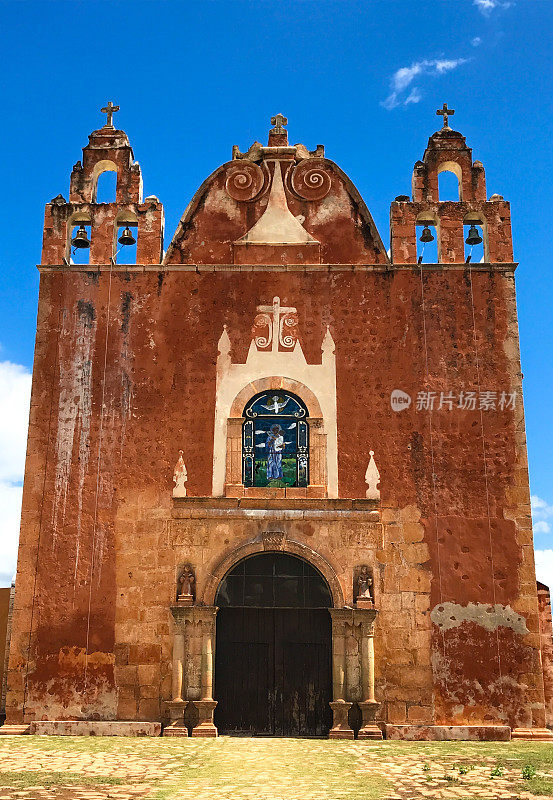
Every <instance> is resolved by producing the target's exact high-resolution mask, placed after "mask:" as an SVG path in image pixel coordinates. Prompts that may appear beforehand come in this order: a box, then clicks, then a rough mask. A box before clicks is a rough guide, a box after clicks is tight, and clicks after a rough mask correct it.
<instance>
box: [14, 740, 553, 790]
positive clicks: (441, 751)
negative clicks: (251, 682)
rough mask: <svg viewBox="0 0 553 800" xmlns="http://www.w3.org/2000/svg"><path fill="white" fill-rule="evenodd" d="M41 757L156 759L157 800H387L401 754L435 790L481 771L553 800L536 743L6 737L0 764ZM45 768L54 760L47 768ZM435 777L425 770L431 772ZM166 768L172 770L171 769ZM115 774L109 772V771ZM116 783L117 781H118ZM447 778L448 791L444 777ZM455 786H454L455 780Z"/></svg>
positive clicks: (64, 781)
mask: <svg viewBox="0 0 553 800" xmlns="http://www.w3.org/2000/svg"><path fill="white" fill-rule="evenodd" d="M18 750H19V751H21V752H25V753H26V754H28V753H29V751H30V750H32V752H33V754H36V759H35V761H38V763H40V756H41V755H43V754H45V753H48V752H51V753H52V754H56V753H59V752H60V751H63V752H66V753H68V754H79V753H82V754H94V755H97V756H98V758H97V763H100V764H101V759H102V754H106V755H115V754H120V755H121V756H122V761H123V762H124V758H125V756H126V755H127V754H128V755H132V756H135V757H137V758H141V757H143V758H145V759H148V760H151V762H150V763H152V762H153V763H155V764H158V765H159V766H160V767H161V768H163V772H164V775H165V777H164V778H158V777H155V778H154V777H152V776H148V777H146V779H145V782H146V783H148V784H149V785H150V786H151V787H152V792H153V794H152V798H154V797H155V798H156V800H170V798H173V797H175V796H176V795H177V792H181V793H182V794H179V797H181V798H182V800H212V798H213V797H217V798H218V800H274V798H278V800H300V798H301V799H302V800H303V799H304V798H305V800H380V799H381V798H383V797H385V796H386V795H387V794H389V793H390V791H391V789H392V788H393V783H392V782H388V781H386V780H385V779H383V778H382V777H380V776H379V775H376V774H375V773H374V771H373V769H372V767H373V766H375V767H376V766H378V764H379V763H383V762H389V761H393V760H394V758H396V757H397V756H401V755H410V756H413V755H414V756H415V757H416V760H417V761H418V763H419V764H420V767H419V769H420V773H419V774H420V775H425V776H428V780H429V782H428V786H429V789H433V788H436V786H437V785H438V784H440V785H441V786H444V783H445V785H448V784H449V785H451V786H452V787H457V788H459V789H463V788H468V785H469V784H467V783H466V781H467V780H468V778H467V777H466V775H467V773H466V772H465V770H464V769H463V770H461V769H460V767H463V766H465V767H466V768H467V772H469V771H470V772H471V773H472V770H471V769H470V768H471V767H472V766H473V765H474V766H476V767H479V768H482V767H484V768H485V774H486V776H487V778H486V783H485V785H486V788H487V786H489V798H490V800H493V799H494V797H496V795H494V790H495V788H494V785H496V784H497V783H498V782H499V781H501V780H504V779H502V778H500V777H496V778H491V777H490V774H491V772H492V771H496V770H497V774H498V773H499V770H501V769H503V770H505V774H506V775H507V776H508V779H509V790H511V789H512V791H513V794H516V793H521V792H530V793H532V794H533V795H535V796H536V797H553V745H549V744H545V743H532V742H513V743H509V744H507V743H493V742H379V743H377V742H349V741H345V742H342V741H328V740H324V739H311V740H309V739H265V738H253V739H247V738H234V737H226V736H224V737H220V738H218V739H215V740H202V739H164V738H149V737H144V738H123V737H122V738H119V737H63V736H58V737H54V736H52V737H49V736H44V737H42V736H40V737H39V736H37V737H28V736H21V737H17V738H15V737H14V738H11V737H10V738H7V737H6V739H2V738H0V764H1V763H2V757H3V754H4V753H5V754H6V755H9V754H10V753H12V754H16V753H17V751H18ZM44 760H45V761H46V759H44ZM425 764H428V765H429V767H430V769H429V770H428V771H424V769H423V765H425ZM165 765H167V766H166V767H165ZM529 765H531V766H532V767H534V768H535V770H536V775H535V776H533V777H531V778H530V779H529V780H523V778H522V770H523V768H524V767H525V766H529ZM44 767H45V769H44V771H41V772H35V771H33V772H30V771H29V772H28V771H22V772H15V771H14V772H9V773H8V772H6V771H3V772H0V785H4V786H10V787H21V788H25V787H27V786H36V785H41V786H46V787H51V786H63V785H70V784H72V785H76V784H78V785H82V786H99V785H102V784H112V785H113V784H115V785H117V784H126V783H128V782H129V781H128V780H127V779H125V778H123V777H117V778H110V777H108V776H105V777H104V776H96V775H94V776H85V775H84V774H77V773H76V772H53V771H48V769H47V767H48V764H47V763H45V764H44ZM106 771H108V770H106ZM116 774H117V773H116ZM446 776H447V783H446V782H445V781H444V778H445V777H446ZM451 778H455V779H456V780H455V781H452V780H450V779H451Z"/></svg>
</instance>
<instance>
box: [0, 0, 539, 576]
mask: <svg viewBox="0 0 553 800" xmlns="http://www.w3.org/2000/svg"><path fill="white" fill-rule="evenodd" d="M552 30H553V3H552V2H550V0H516V2H506V0H505V1H504V0H426V1H425V0H417V1H416V2H415V1H414V0H370V2H369V0H364V2H357V0H336V1H334V2H330V1H329V0H315V1H313V2H312V1H311V0H296V2H288V1H287V0H280V1H278V0H257V2H246V0H227V1H226V2H219V1H218V0H202V1H201V2H186V1H185V0H181V2H174V1H172V0H150V1H149V2H141V1H140V0H134V2H130V0H128V1H126V2H117V1H116V0H96V1H94V0H86V1H83V0H81V1H80V0H69V2H66V1H65V0H40V1H39V2H36V1H33V0H10V1H9V2H6V0H0V51H1V52H2V56H3V59H2V60H3V65H4V66H3V70H2V73H1V74H0V87H1V89H0V92H1V94H0V100H1V104H2V108H3V111H4V115H5V118H6V120H7V122H6V123H5V124H4V128H3V158H2V159H0V185H1V187H2V200H3V209H2V212H3V213H2V227H1V230H2V235H1V238H0V398H2V404H3V408H4V409H7V410H8V411H9V412H10V413H8V414H6V413H4V414H3V415H2V416H3V418H4V422H3V423H0V504H2V505H3V506H4V509H5V513H4V515H3V519H2V522H1V523H0V524H2V525H3V526H4V527H3V529H2V536H1V540H0V581H3V582H4V583H5V582H6V580H9V577H11V573H12V572H13V566H14V564H15V556H14V553H15V545H14V541H15V537H16V534H15V532H14V531H15V530H16V527H17V524H16V517H17V513H18V512H17V503H18V502H19V500H18V498H19V497H20V491H21V489H20V483H21V477H22V465H23V454H24V441H25V417H26V409H25V403H28V390H29V385H30V382H29V377H28V371H29V369H30V367H31V365H32V357H33V344H34V328H35V319H36V303H37V290H38V273H37V270H36V268H35V265H36V264H37V263H38V261H39V259H40V247H41V235H42V224H43V212H44V203H45V202H47V201H48V200H49V199H50V198H52V197H54V196H55V195H57V194H58V193H59V192H62V193H63V194H65V196H67V190H68V183H69V173H70V171H71V167H72V165H73V164H74V163H75V161H77V160H78V159H79V158H80V157H81V148H82V147H83V145H85V144H86V142H87V135H88V133H89V132H90V131H91V130H93V129H95V128H97V127H101V125H102V124H103V119H104V118H103V115H101V114H100V113H99V109H100V108H101V107H102V106H103V105H104V104H105V103H106V101H107V100H108V99H113V100H114V102H116V103H118V104H119V105H120V106H121V111H120V112H119V113H118V114H117V115H116V124H117V125H118V126H119V127H121V128H123V129H124V130H125V131H126V132H127V133H128V135H129V137H130V140H131V144H132V145H133V148H134V153H135V157H136V159H137V160H139V161H140V163H141V165H142V172H143V175H144V193H145V195H147V194H156V195H157V196H158V197H159V198H160V199H161V200H162V202H163V203H164V205H165V212H166V236H167V239H166V246H167V245H168V242H169V241H170V238H171V236H172V233H173V231H174V229H175V227H176V224H177V222H178V219H179V218H180V216H181V214H182V212H183V210H184V208H185V207H186V205H187V203H188V201H189V199H190V198H191V196H192V194H193V193H194V192H195V190H196V188H197V187H198V185H199V184H200V183H201V182H202V181H203V180H204V178H205V177H206V176H207V175H208V174H209V173H210V172H211V171H212V170H213V169H214V168H215V167H216V166H218V165H219V164H220V163H222V162H223V161H226V160H228V159H229V158H230V156H231V147H232V145H233V144H238V145H239V147H240V148H241V149H242V150H244V149H245V148H247V147H248V146H249V145H250V144H251V142H252V141H253V140H254V139H258V140H261V141H265V138H266V135H267V131H268V127H269V124H268V123H269V119H270V116H271V115H273V114H275V113H277V112H282V113H284V114H285V115H286V116H287V117H288V119H289V126H288V127H289V132H290V138H291V140H292V141H293V142H298V141H301V142H303V143H304V144H306V145H307V146H308V147H310V148H312V147H314V146H315V145H316V144H318V143H322V144H325V146H326V154H327V156H328V157H329V158H331V159H333V160H334V161H336V162H337V163H338V164H339V165H340V166H341V167H342V168H343V169H344V170H345V171H346V172H347V173H348V174H349V175H350V177H351V178H352V179H353V181H354V182H355V184H356V185H357V187H358V188H359V190H360V192H361V194H362V196H363V197H364V199H365V201H366V202H367V205H368V207H369V209H370V211H371V213H372V214H373V217H374V219H375V222H376V224H377V227H378V228H379V231H380V233H381V235H382V238H383V240H384V242H385V243H386V244H388V241H389V222H388V220H389V203H390V201H391V200H392V199H393V198H394V197H395V196H396V195H398V194H407V193H409V192H410V179H411V172H412V167H413V164H414V162H415V161H416V160H417V159H419V158H420V157H421V156H422V154H423V151H424V147H425V145H426V142H427V139H428V136H429V135H430V134H431V133H432V132H433V131H435V130H437V129H438V128H439V127H440V121H439V119H438V117H436V114H435V111H436V109H437V108H438V107H439V106H441V105H442V103H443V102H444V101H447V102H448V104H449V105H450V106H451V107H453V108H455V110H456V114H455V116H454V117H453V118H452V120H451V123H452V127H454V128H456V129H457V130H460V131H461V132H462V133H463V134H465V135H466V137H467V142H468V144H469V145H470V146H472V147H473V148H474V157H475V158H478V159H480V160H481V161H482V162H483V163H484V166H485V168H486V176H487V185H488V193H489V194H490V195H491V194H493V193H494V192H498V193H500V194H502V195H504V196H505V198H506V199H508V200H510V201H511V203H512V215H513V233H514V242H515V257H516V259H517V260H518V261H520V267H519V269H518V271H517V290H518V304H519V321H520V333H521V347H522V361H523V371H524V375H525V381H524V386H525V408H526V425H527V432H528V446H529V461H530V473H531V486H532V492H533V494H535V495H536V496H537V497H538V501H537V503H536V517H535V518H536V520H537V522H538V525H537V532H536V544H537V547H538V548H539V551H540V555H539V557H538V562H539V564H540V567H539V569H540V570H541V573H540V574H541V576H542V579H548V580H550V581H551V582H553V549H552V548H553V544H552V541H553V540H552V538H551V537H552V534H551V532H550V525H553V479H552V477H551V476H552V475H553V449H552V447H551V438H552V437H551V433H552V429H553V422H552V416H551V410H550V409H551V407H552V401H551V399H550V396H549V392H550V391H551V389H552V373H553V361H552V359H551V357H550V354H549V348H550V343H549V320H550V318H551V314H550V308H551V306H552V304H553V281H552V278H551V275H550V270H551V268H552V266H551V256H550V252H551V246H550V230H551V220H550V217H551V209H552V208H553V180H552V179H551V175H552V174H553V170H552V166H553V165H552V163H551V162H552V159H553V155H552V153H553V148H552V146H551V133H550V126H551V125H552V124H553V123H552V117H551V113H552V112H553V102H552V89H553V74H552V70H551V63H552V55H553V53H552V51H553V37H552V36H551V31H552ZM2 426H3V428H2ZM6 509H7V510H6ZM8 575H9V577H8V578H7V577H6V576H8ZM548 576H550V577H548Z"/></svg>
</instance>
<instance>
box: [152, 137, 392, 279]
mask: <svg viewBox="0 0 553 800" xmlns="http://www.w3.org/2000/svg"><path fill="white" fill-rule="evenodd" d="M271 133H272V132H271ZM283 133H284V136H283V135H282V134H280V136H279V135H276V136H274V135H273V137H272V139H273V141H271V135H270V137H269V146H267V147H263V146H262V145H260V144H259V143H257V142H256V143H255V144H254V145H253V146H252V147H251V148H250V150H249V151H248V153H246V154H244V155H242V154H241V153H240V152H239V151H238V150H237V148H235V149H234V153H233V160H232V161H228V162H227V163H226V164H223V165H222V166H220V167H219V168H218V169H216V170H215V172H213V173H212V174H211V175H210V176H209V178H207V180H206V181H204V182H203V183H202V185H201V186H200V188H199V189H198V191H197V192H196V194H195V195H194V197H193V199H192V201H191V202H190V204H189V205H188V207H187V209H186V211H185V213H184V215H183V217H182V219H181V221H180V223H179V225H178V227H177V230H176V232H175V235H174V237H173V240H172V242H171V244H170V246H169V249H168V251H167V254H166V256H165V264H214V265H216V264H221V265H223V264H267V265H271V264H292V265H294V264H321V265H322V264H389V263H390V262H389V258H388V255H387V253H386V249H385V247H384V245H383V243H382V239H381V238H380V235H379V233H378V231H377V229H376V226H375V224H374V222H373V219H372V217H371V215H370V213H369V211H368V209H367V207H366V205H365V203H364V202H363V200H362V198H361V196H360V194H359V192H358V191H357V189H356V188H355V186H354V185H353V183H352V181H351V180H350V179H349V178H348V177H347V175H345V173H344V172H343V171H342V170H341V169H340V168H339V167H338V166H337V165H336V164H335V163H334V162H333V161H330V160H329V159H327V158H324V151H323V148H322V147H321V146H319V147H318V148H317V150H316V151H314V152H312V153H310V152H309V151H307V149H306V148H305V147H304V146H303V145H294V146H292V147H289V146H288V145H287V143H286V142H285V143H284V144H281V143H277V142H275V141H274V140H275V139H278V138H280V139H282V138H286V137H285V132H283Z"/></svg>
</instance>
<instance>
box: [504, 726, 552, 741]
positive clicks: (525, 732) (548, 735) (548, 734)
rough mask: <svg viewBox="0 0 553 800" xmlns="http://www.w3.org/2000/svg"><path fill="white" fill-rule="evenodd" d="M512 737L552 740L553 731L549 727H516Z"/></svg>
mask: <svg viewBox="0 0 553 800" xmlns="http://www.w3.org/2000/svg"><path fill="white" fill-rule="evenodd" d="M511 739H531V740H532V741H533V742H552V741H553V731H550V730H549V728H515V729H514V730H513V731H511Z"/></svg>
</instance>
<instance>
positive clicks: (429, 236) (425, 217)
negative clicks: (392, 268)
mask: <svg viewBox="0 0 553 800" xmlns="http://www.w3.org/2000/svg"><path fill="white" fill-rule="evenodd" d="M415 230H416V233H417V262H418V263H419V264H437V263H438V262H439V260H440V255H439V233H438V222H437V219H436V217H435V216H434V215H433V214H430V213H423V214H419V216H418V217H417V221H416V225H415Z"/></svg>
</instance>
